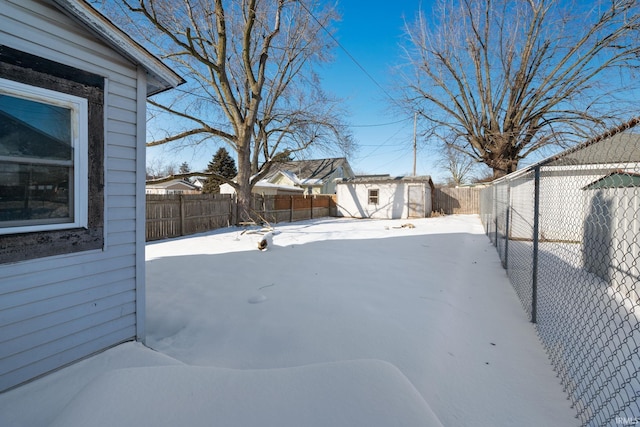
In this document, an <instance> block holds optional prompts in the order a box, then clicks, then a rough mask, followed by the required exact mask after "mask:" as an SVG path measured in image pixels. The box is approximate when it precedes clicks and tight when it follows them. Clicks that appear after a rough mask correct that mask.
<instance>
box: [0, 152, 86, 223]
mask: <svg viewBox="0 0 640 427" xmlns="http://www.w3.org/2000/svg"><path fill="white" fill-rule="evenodd" d="M70 183H73V168H72V167H69V166H48V165H33V164H27V163H14V162H5V161H0V227H1V226H19V225H28V224H39V223H61V222H73V202H72V200H73V198H72V192H73V188H72V184H70Z"/></svg>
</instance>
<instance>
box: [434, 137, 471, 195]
mask: <svg viewBox="0 0 640 427" xmlns="http://www.w3.org/2000/svg"><path fill="white" fill-rule="evenodd" d="M476 166H477V162H476V161H475V160H474V159H473V158H471V157H469V156H468V155H466V154H465V153H463V152H461V151H460V150H458V149H457V147H456V146H455V145H454V144H443V149H442V159H441V161H440V167H441V168H442V169H443V170H445V171H447V172H449V174H450V177H449V179H448V180H447V184H448V185H450V186H457V185H461V184H466V183H468V182H470V181H471V180H472V179H473V178H474V177H473V173H474V171H475V167H476Z"/></svg>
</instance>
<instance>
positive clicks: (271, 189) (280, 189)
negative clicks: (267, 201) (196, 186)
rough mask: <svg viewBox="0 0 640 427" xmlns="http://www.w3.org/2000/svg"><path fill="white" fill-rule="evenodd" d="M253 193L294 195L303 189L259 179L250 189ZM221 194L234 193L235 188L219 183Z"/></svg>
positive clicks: (301, 192)
mask: <svg viewBox="0 0 640 427" xmlns="http://www.w3.org/2000/svg"><path fill="white" fill-rule="evenodd" d="M251 192H252V193H253V194H260V195H263V196H274V195H278V196H295V195H300V194H303V193H304V190H303V189H302V188H300V187H294V186H291V185H278V184H271V183H269V182H264V181H260V182H258V183H256V185H254V186H253V188H252V189H251ZM220 193H221V194H235V193H236V190H235V188H233V187H232V186H231V185H230V184H226V183H225V184H222V185H220Z"/></svg>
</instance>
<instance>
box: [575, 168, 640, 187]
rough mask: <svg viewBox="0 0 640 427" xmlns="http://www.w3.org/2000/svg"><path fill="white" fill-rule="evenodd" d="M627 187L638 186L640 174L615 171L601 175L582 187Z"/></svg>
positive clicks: (639, 184)
mask: <svg viewBox="0 0 640 427" xmlns="http://www.w3.org/2000/svg"><path fill="white" fill-rule="evenodd" d="M627 187H640V174H637V173H632V172H626V171H615V172H612V173H610V174H608V175H605V176H603V177H602V178H600V179H598V180H597V181H594V182H592V183H591V184H589V185H587V186H586V187H584V188H583V190H601V189H605V188H627Z"/></svg>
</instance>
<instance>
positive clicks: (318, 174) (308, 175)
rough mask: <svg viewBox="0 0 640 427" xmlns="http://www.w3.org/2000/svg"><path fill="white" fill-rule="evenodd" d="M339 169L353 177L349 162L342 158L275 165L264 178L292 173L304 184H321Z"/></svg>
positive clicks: (296, 161) (297, 161)
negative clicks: (313, 182)
mask: <svg viewBox="0 0 640 427" xmlns="http://www.w3.org/2000/svg"><path fill="white" fill-rule="evenodd" d="M339 167H342V168H343V169H346V170H347V171H348V172H349V175H353V172H352V171H351V166H349V162H348V161H347V159H346V158H344V157H336V158H329V159H316V160H295V161H291V162H284V163H277V164H274V165H273V166H272V167H271V172H269V174H268V175H267V176H266V177H265V180H269V179H271V178H273V177H274V176H276V175H277V174H278V173H280V172H282V173H285V174H287V173H292V174H295V176H296V177H297V178H298V179H299V180H301V181H304V182H307V183H309V182H312V181H314V180H315V181H316V182H319V183H321V182H322V181H324V180H325V179H326V178H327V177H329V176H331V174H332V173H333V172H335V171H336V170H337V169H338V168H339Z"/></svg>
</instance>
